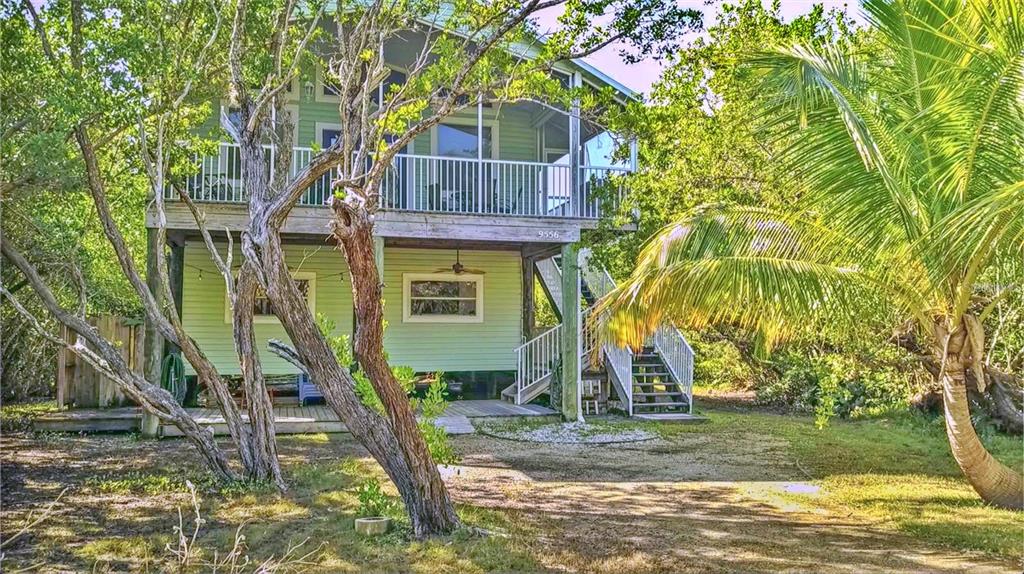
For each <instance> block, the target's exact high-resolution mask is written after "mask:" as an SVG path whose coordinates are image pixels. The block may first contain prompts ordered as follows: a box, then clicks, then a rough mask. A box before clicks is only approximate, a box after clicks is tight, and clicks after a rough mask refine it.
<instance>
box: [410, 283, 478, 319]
mask: <svg viewBox="0 0 1024 574" xmlns="http://www.w3.org/2000/svg"><path fill="white" fill-rule="evenodd" d="M483 287H484V276H483V275H474V274H469V273H460V274H455V273H406V274H404V275H402V292H403V293H402V299H403V314H402V315H403V317H402V318H403V321H405V322H407V323H482V322H483V320H484V289H483Z"/></svg>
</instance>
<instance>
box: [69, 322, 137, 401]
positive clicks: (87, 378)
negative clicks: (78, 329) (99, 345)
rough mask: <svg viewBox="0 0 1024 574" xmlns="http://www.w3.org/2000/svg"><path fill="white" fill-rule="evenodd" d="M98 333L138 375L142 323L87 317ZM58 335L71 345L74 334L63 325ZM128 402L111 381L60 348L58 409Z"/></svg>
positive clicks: (76, 335) (75, 336)
mask: <svg viewBox="0 0 1024 574" xmlns="http://www.w3.org/2000/svg"><path fill="white" fill-rule="evenodd" d="M89 324H90V325H93V326H94V327H96V330H97V331H98V332H99V334H100V335H101V336H102V337H104V338H105V339H107V340H108V341H110V342H112V343H114V344H115V345H117V347H118V349H119V351H120V353H121V356H122V357H124V359H125V361H126V362H127V363H128V366H129V367H130V368H131V369H132V370H133V371H135V372H136V373H139V374H142V364H143V348H142V331H143V329H142V326H141V325H131V324H126V322H125V320H124V318H122V317H118V316H116V315H101V316H99V317H91V318H89ZM62 336H63V337H64V340H65V341H68V343H69V344H74V343H75V341H76V340H77V339H78V334H77V333H75V332H74V331H72V330H70V329H67V328H64V329H62ZM128 404H131V401H130V400H129V399H128V397H126V396H125V394H124V393H123V392H121V389H120V387H118V385H117V383H115V382H114V381H113V380H111V379H109V378H107V377H105V376H103V375H101V374H100V373H99V372H97V371H96V369H94V368H93V367H92V365H90V364H88V363H86V362H85V361H83V360H82V359H81V358H80V357H79V356H78V355H76V354H75V353H73V352H71V351H68V350H63V351H61V352H60V353H59V354H58V357H57V405H58V406H59V407H61V408H66V407H75V408H95V407H100V408H114V407H121V406H125V405H128Z"/></svg>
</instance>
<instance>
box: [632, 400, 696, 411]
mask: <svg viewBox="0 0 1024 574" xmlns="http://www.w3.org/2000/svg"><path fill="white" fill-rule="evenodd" d="M687 406H689V404H688V403H686V402H678V401H674V402H670V403H669V402H664V403H659V402H653V403H644V402H639V403H637V402H634V403H633V410H636V409H646V408H655V407H680V408H682V407H687Z"/></svg>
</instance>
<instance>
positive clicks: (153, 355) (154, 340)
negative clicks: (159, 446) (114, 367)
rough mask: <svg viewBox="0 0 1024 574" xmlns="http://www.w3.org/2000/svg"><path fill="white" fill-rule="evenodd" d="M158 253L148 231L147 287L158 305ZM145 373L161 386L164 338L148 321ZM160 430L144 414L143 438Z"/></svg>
mask: <svg viewBox="0 0 1024 574" xmlns="http://www.w3.org/2000/svg"><path fill="white" fill-rule="evenodd" d="M162 256H163V254H162V253H158V252H157V230H156V229H152V228H147V229H146V285H147V287H149V291H150V293H153V296H154V297H156V300H157V304H158V305H159V303H160V291H161V290H160V287H159V285H160V281H159V278H158V275H157V267H156V265H157V257H162ZM142 345H143V353H144V361H143V365H142V368H143V373H145V375H146V380H147V381H149V383H150V384H153V385H156V386H158V387H159V386H160V369H161V367H162V362H163V358H164V338H163V337H162V336H160V332H159V331H157V329H156V326H154V325H153V323H152V321H146V331H145V335H144V336H143V343H142ZM159 428H160V419H159V418H157V417H156V416H154V415H151V414H149V413H148V412H145V411H143V413H142V428H141V429H140V430H141V431H142V436H146V437H153V438H155V437H156V435H157V431H158V429H159Z"/></svg>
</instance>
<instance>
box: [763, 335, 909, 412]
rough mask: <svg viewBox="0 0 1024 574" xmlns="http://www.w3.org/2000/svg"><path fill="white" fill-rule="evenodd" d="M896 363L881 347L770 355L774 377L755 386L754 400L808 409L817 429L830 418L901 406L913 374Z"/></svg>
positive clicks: (899, 360)
mask: <svg viewBox="0 0 1024 574" xmlns="http://www.w3.org/2000/svg"><path fill="white" fill-rule="evenodd" d="M902 359H903V358H902V357H901V356H900V355H899V353H897V352H895V351H893V350H891V349H886V348H882V349H880V350H878V351H876V352H874V353H872V354H870V355H868V356H864V355H859V354H852V353H839V352H824V353H820V354H815V353H809V352H806V351H805V352H800V351H796V350H787V351H784V352H780V353H776V355H775V356H774V357H773V361H772V367H773V370H774V371H775V373H776V377H774V380H771V381H769V382H767V383H766V384H764V385H762V386H760V387H759V388H758V392H757V396H758V400H759V401H761V402H772V403H784V404H786V405H789V406H792V407H794V408H797V409H800V410H806V411H813V412H814V414H815V419H816V422H817V423H818V425H819V426H822V425H824V424H826V423H827V422H828V420H829V419H830V418H831V417H833V416H838V417H842V418H856V417H860V416H867V415H873V414H878V413H881V412H884V411H887V410H890V409H894V408H895V409H901V408H905V407H906V406H907V401H908V398H909V396H910V394H911V392H912V389H913V388H914V378H915V373H914V371H913V369H912V368H908V366H907V365H905V364H904V363H903V360H902Z"/></svg>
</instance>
